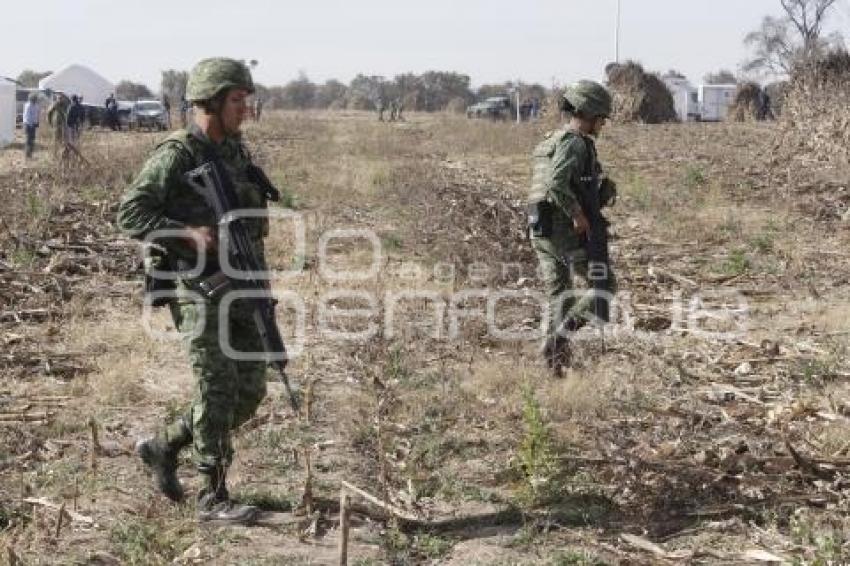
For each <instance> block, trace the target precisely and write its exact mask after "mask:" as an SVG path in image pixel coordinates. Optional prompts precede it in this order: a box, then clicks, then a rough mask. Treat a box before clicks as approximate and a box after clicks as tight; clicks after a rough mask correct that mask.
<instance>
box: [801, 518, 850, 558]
mask: <svg viewBox="0 0 850 566" xmlns="http://www.w3.org/2000/svg"><path fill="white" fill-rule="evenodd" d="M790 528H791V540H792V541H793V542H794V543H795V544H797V545H799V546H802V547H804V548H805V549H806V556H805V560H800V559H795V560H794V564H810V565H815V566H830V565H831V564H843V563H844V562H842V560H843V559H845V558H846V555H845V554H844V551H843V547H844V545H845V543H846V542H847V536H846V534H845V533H844V532H843V530H842V529H841V527H840V526H839V527H836V526H833V525H829V524H825V523H822V522H820V521H817V520H816V519H815V518H814V517H812V516H811V515H810V514H809V513H807V512H805V511H802V512H798V513H797V514H796V515H795V516H793V517H791V521H790Z"/></svg>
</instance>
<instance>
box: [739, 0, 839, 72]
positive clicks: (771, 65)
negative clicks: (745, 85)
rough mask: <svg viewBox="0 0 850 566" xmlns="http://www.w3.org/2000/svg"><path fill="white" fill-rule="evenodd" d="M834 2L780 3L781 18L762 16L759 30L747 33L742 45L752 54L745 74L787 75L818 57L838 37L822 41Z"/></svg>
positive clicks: (804, 0)
mask: <svg viewBox="0 0 850 566" xmlns="http://www.w3.org/2000/svg"><path fill="white" fill-rule="evenodd" d="M836 2H837V0H780V4H781V5H782V10H783V12H785V13H784V15H782V16H780V17H774V16H765V17H764V19H763V20H762V23H761V27H760V28H759V29H758V30H756V31H752V32H750V33H748V34H747V35H746V37H745V38H744V44H745V45H746V46H747V47H749V48H751V49H752V50H753V57H752V59H750V60H749V61H747V62H745V63H744V65H743V67H742V69H743V71H745V72H751V71H761V72H767V73H769V74H773V75H787V74H789V73H790V72H791V69H792V68H793V66H794V65H795V64H797V63H798V62H800V61H806V60H809V59H810V58H812V57H816V56H817V55H818V54H820V53H822V52H823V51H824V50H825V48H826V47H828V46H829V44H830V43H836V42H839V41H840V35H838V34H833V35H832V36H830V37H829V38H824V37H823V25H824V22H825V21H826V18H827V16H828V14H829V11H830V9H831V8H833V7H834V6H835V4H836Z"/></svg>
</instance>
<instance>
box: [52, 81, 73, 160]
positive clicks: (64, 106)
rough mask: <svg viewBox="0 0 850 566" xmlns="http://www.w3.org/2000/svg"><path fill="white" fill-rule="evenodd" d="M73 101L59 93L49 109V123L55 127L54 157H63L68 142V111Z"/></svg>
mask: <svg viewBox="0 0 850 566" xmlns="http://www.w3.org/2000/svg"><path fill="white" fill-rule="evenodd" d="M70 106H71V101H70V100H68V97H67V96H65V94H64V93H61V92H57V93H56V95H55V96H54V101H53V104H51V105H50V108H48V109H47V123H48V124H50V125H51V126H52V127H53V155H54V156H56V157H58V156H60V155H61V156H63V157H64V153H65V152H64V149H65V143H66V142H67V141H68V110H69V108H70Z"/></svg>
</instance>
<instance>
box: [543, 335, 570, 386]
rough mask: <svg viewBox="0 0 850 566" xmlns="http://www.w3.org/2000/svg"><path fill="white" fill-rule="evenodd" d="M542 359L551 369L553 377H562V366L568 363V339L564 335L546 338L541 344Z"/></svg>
mask: <svg viewBox="0 0 850 566" xmlns="http://www.w3.org/2000/svg"><path fill="white" fill-rule="evenodd" d="M541 353H542V354H543V359H544V360H546V366H547V367H548V368H549V369H550V370H552V375H553V376H554V377H563V375H564V367H565V366H569V365H570V359H571V351H570V341H569V339H567V337H566V336H561V335H555V336H549V337H547V338H546V342H544V344H543V350H542V352H541Z"/></svg>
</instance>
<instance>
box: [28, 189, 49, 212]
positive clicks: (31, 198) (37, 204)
mask: <svg viewBox="0 0 850 566" xmlns="http://www.w3.org/2000/svg"><path fill="white" fill-rule="evenodd" d="M27 209H28V211H29V215H30V216H31V217H32V218H40V217H41V216H42V214H43V213H44V209H45V207H44V201H42V200H41V197H40V196H39V195H38V193H33V192H31V193H28V194H27Z"/></svg>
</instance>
